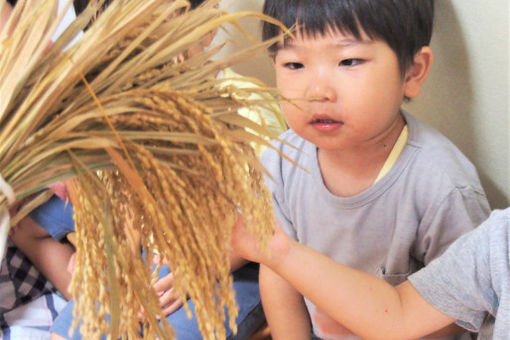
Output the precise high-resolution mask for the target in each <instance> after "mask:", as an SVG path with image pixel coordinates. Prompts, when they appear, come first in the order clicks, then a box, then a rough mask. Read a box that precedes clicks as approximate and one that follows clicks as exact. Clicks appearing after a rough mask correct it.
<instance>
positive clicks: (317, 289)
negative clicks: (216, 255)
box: [232, 208, 510, 340]
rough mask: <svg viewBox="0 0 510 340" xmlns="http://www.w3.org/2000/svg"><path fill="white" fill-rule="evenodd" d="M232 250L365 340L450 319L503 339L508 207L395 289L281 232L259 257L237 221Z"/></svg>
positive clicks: (420, 331)
mask: <svg viewBox="0 0 510 340" xmlns="http://www.w3.org/2000/svg"><path fill="white" fill-rule="evenodd" d="M239 221H240V220H239ZM232 245H233V247H234V249H235V250H236V251H237V254H238V255H239V256H243V257H245V258H246V259H249V260H252V261H257V262H260V263H263V264H264V265H266V266H267V267H269V268H271V270H273V271H274V272H275V273H278V274H279V275H281V276H282V277H283V278H285V279H286V280H288V282H290V283H291V284H292V285H293V286H294V287H296V289H298V290H299V291H300V292H301V293H302V294H303V295H304V296H306V297H307V298H308V299H310V301H313V303H314V304H315V305H317V306H320V308H322V309H323V310H324V311H326V312H327V313H328V314H329V315H331V316H332V317H333V318H334V319H335V320H337V321H338V322H340V323H342V324H343V325H345V326H346V327H347V328H349V329H350V330H352V331H353V332H354V333H356V334H358V335H359V336H361V337H363V338H365V339H395V340H397V339H414V338H417V337H419V336H424V335H426V334H428V333H430V332H433V331H435V330H438V329H440V328H441V327H444V326H446V325H448V324H451V323H453V322H455V321H456V322H457V324H459V325H461V326H462V327H465V328H466V329H468V330H470V331H474V332H479V335H478V339H508V337H509V336H510V208H507V209H506V210H499V211H494V212H493V213H492V214H491V216H490V217H489V219H488V220H487V221H485V222H484V223H483V224H482V225H480V227H478V228H476V229H475V230H473V231H471V232H470V233H468V234H466V235H463V236H462V237H460V238H459V239H458V240H456V241H455V242H454V243H453V244H452V245H451V246H450V247H449V248H448V250H447V251H446V252H445V253H444V254H443V255H441V256H440V257H439V258H437V259H435V260H434V261H432V262H431V263H430V264H429V265H427V266H426V267H424V268H423V269H421V270H419V271H418V272H416V273H414V274H412V275H411V276H410V277H409V280H407V281H405V282H404V283H402V284H400V285H398V286H397V287H393V286H391V285H389V284H388V283H387V282H385V281H384V280H381V279H380V278H377V277H375V276H372V275H369V274H366V273H364V272H361V271H357V270H354V269H351V268H348V267H345V266H343V265H341V264H339V263H336V262H334V261H332V260H331V259H330V258H328V257H326V256H324V255H322V254H320V253H318V252H316V251H314V250H312V249H310V248H308V247H306V246H303V245H302V244H299V243H297V242H295V241H293V240H291V239H290V238H289V237H288V236H287V235H285V234H284V233H283V232H282V231H281V230H280V229H277V231H276V233H275V235H274V236H273V237H272V239H271V240H270V242H269V250H270V254H271V256H267V255H265V254H266V253H265V252H259V249H258V247H257V244H256V241H255V240H254V239H253V238H251V236H250V235H249V234H247V233H246V231H245V230H244V228H242V224H241V223H238V224H237V225H236V228H235V232H234V236H233V238H232ZM318 278H320V281H319V280H318Z"/></svg>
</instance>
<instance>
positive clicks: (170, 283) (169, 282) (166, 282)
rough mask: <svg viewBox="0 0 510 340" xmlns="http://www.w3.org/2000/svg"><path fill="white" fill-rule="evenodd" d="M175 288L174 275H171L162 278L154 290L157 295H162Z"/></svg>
mask: <svg viewBox="0 0 510 340" xmlns="http://www.w3.org/2000/svg"><path fill="white" fill-rule="evenodd" d="M173 287H174V275H173V274H172V273H169V274H167V275H165V276H164V277H162V278H160V279H159V280H158V281H156V283H155V284H154V290H155V291H156V293H161V292H164V291H167V290H171V289H172V288H173Z"/></svg>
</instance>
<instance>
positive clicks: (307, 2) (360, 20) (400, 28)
mask: <svg viewBox="0 0 510 340" xmlns="http://www.w3.org/2000/svg"><path fill="white" fill-rule="evenodd" d="M263 11H264V14H266V15H269V16H271V17H273V18H276V19H278V20H280V21H281V22H282V23H283V24H284V25H285V26H287V27H292V26H293V25H296V24H297V27H298V30H299V32H300V33H302V34H304V35H309V36H311V37H314V36H316V35H323V34H325V33H327V32H328V30H330V29H334V30H335V29H336V30H338V31H340V32H341V33H344V34H345V33H347V34H352V35H353V36H354V37H355V38H356V39H361V34H362V32H364V33H365V34H367V35H368V37H369V38H371V39H380V40H383V41H385V42H386V43H387V44H388V45H389V46H390V48H391V49H392V50H393V51H395V53H396V54H397V57H398V60H399V66H400V70H401V72H402V74H404V73H405V71H406V70H407V68H408V67H409V66H410V65H412V63H413V59H414V55H415V54H416V53H417V52H418V51H419V50H420V49H421V48H422V47H423V46H427V45H429V43H430V39H431V36H432V27H433V18H434V0H265V3H264V10H263ZM280 34H281V29H280V28H279V27H278V26H276V25H273V24H270V23H268V22H264V23H263V26H262V38H263V40H264V41H265V40H269V39H271V38H274V37H277V36H278V35H280ZM280 47H281V45H278V44H274V45H272V46H270V47H269V51H270V52H271V53H272V54H274V53H275V52H277V50H278V48H280Z"/></svg>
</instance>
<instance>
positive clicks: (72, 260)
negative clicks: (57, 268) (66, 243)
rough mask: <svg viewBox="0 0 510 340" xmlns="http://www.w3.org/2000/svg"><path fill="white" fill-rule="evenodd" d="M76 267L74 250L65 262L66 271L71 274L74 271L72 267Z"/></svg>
mask: <svg viewBox="0 0 510 340" xmlns="http://www.w3.org/2000/svg"><path fill="white" fill-rule="evenodd" d="M75 268H76V252H74V253H73V255H71V257H70V258H69V262H68V263H67V272H68V273H69V274H71V275H73V273H74V269H75Z"/></svg>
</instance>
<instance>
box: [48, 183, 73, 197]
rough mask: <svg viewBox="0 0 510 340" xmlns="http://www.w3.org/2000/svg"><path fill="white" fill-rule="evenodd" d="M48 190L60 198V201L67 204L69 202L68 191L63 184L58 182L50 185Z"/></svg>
mask: <svg viewBox="0 0 510 340" xmlns="http://www.w3.org/2000/svg"><path fill="white" fill-rule="evenodd" d="M50 189H51V190H53V192H54V193H55V195H57V196H58V197H60V199H61V200H62V201H66V202H68V201H69V200H70V196H69V191H68V188H67V184H66V183H65V182H58V183H55V184H52V185H50Z"/></svg>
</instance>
